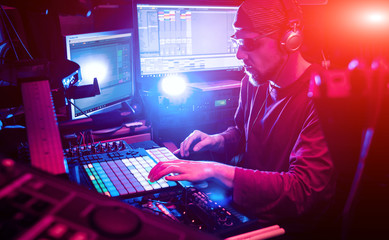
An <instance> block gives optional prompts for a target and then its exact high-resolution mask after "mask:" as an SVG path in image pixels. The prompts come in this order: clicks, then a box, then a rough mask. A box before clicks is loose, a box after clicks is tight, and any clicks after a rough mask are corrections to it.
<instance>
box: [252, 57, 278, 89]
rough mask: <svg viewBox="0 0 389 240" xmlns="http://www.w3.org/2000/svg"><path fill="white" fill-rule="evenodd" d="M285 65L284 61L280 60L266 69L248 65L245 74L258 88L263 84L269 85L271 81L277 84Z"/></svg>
mask: <svg viewBox="0 0 389 240" xmlns="http://www.w3.org/2000/svg"><path fill="white" fill-rule="evenodd" d="M284 64H285V62H283V60H282V59H278V60H277V61H275V62H273V63H272V64H271V65H270V66H268V68H266V69H257V68H255V67H254V66H251V65H246V66H245V73H246V74H247V76H248V77H249V81H250V83H251V84H252V85H253V86H256V87H257V86H260V85H263V84H268V83H269V81H273V82H275V83H277V82H278V79H277V78H278V75H279V73H280V71H281V70H282V69H283V66H284Z"/></svg>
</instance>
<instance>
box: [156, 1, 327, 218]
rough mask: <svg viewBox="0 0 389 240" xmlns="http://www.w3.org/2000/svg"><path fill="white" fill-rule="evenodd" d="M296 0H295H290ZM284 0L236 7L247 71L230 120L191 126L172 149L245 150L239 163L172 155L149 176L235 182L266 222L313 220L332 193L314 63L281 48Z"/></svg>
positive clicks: (239, 199)
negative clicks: (313, 88)
mask: <svg viewBox="0 0 389 240" xmlns="http://www.w3.org/2000/svg"><path fill="white" fill-rule="evenodd" d="M292 3H293V4H294V2H292ZM288 22H289V21H288V18H287V15H286V12H285V10H284V4H283V3H282V0H274V1H268V0H246V1H245V2H244V3H242V5H241V6H240V7H239V10H238V12H237V15H236V19H235V23H234V28H235V34H234V35H233V38H234V39H235V41H236V42H237V44H238V45H239V47H238V50H237V53H236V56H237V58H238V59H240V60H242V62H243V64H244V67H245V72H246V76H245V77H244V79H243V80H242V84H241V90H240V100H239V107H238V109H237V111H236V114H235V123H236V125H235V126H234V127H230V128H228V129H227V130H226V131H225V132H223V133H220V134H216V135H207V134H205V133H203V132H200V131H194V132H193V133H192V134H191V135H190V136H188V137H187V138H186V139H185V140H184V141H183V142H182V143H181V146H180V149H178V151H176V153H179V154H180V155H181V157H183V158H185V157H188V156H189V154H190V153H191V152H192V151H193V152H197V151H204V150H210V151H214V152H226V153H228V154H229V156H234V155H238V154H240V153H243V154H242V157H241V158H239V161H238V162H237V166H232V165H227V164H225V163H218V162H211V161H187V160H176V161H168V162H164V163H159V164H157V165H156V166H155V167H154V168H153V169H152V170H151V172H150V175H149V178H150V180H151V181H156V180H158V179H159V178H161V177H163V176H165V175H167V174H170V173H175V175H169V176H166V177H165V178H166V179H167V180H189V181H198V180H204V179H208V178H216V179H218V180H220V181H221V182H222V183H224V184H225V185H226V186H227V187H229V188H232V193H233V200H234V202H235V203H236V204H238V205H239V206H241V207H242V208H243V209H249V210H250V211H251V213H255V214H256V216H258V218H259V220H260V221H261V222H262V223H263V224H282V223H293V222H296V223H297V222H298V223H303V224H305V223H308V222H310V223H312V222H313V220H315V218H316V217H319V216H320V215H321V214H322V213H323V211H324V210H325V209H326V208H327V205H328V203H329V202H330V199H331V198H332V196H333V193H334V170H333V163H332V160H331V158H330V156H329V152H328V148H327V144H326V142H325V139H324V136H323V132H322V130H321V127H320V123H319V119H318V116H317V113H316V110H315V107H314V105H313V102H312V100H311V99H310V98H309V97H308V96H307V93H308V85H309V79H310V74H311V72H312V71H313V70H314V69H316V68H318V66H315V65H311V64H310V63H308V62H307V61H305V60H304V58H303V57H302V55H301V53H300V51H299V50H296V49H286V48H285V46H284V45H285V43H282V40H281V39H282V38H283V37H284V36H283V35H284V34H285V32H287V30H288Z"/></svg>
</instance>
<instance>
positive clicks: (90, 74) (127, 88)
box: [66, 29, 135, 119]
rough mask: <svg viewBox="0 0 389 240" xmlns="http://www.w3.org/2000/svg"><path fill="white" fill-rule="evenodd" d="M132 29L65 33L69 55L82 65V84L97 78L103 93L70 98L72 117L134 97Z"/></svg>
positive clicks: (83, 115)
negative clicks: (67, 34)
mask: <svg viewBox="0 0 389 240" xmlns="http://www.w3.org/2000/svg"><path fill="white" fill-rule="evenodd" d="M132 38H133V37H132V30H131V29H123V30H116V31H105V32H93V33H85V34H75V35H69V36H66V50H67V58H68V59H69V60H72V61H74V62H76V63H78V64H79V65H80V72H81V78H82V80H81V83H80V86H82V85H88V84H92V83H93V79H94V78H97V80H98V83H99V86H100V91H101V94H100V95H96V96H94V97H87V98H80V99H74V100H71V101H72V103H73V105H72V108H71V109H72V111H71V117H72V119H75V118H80V117H86V115H91V114H94V113H97V112H103V111H109V110H112V109H114V108H119V107H120V104H121V103H122V102H124V101H129V100H130V99H131V98H133V96H134V92H135V91H134V76H133V39H132Z"/></svg>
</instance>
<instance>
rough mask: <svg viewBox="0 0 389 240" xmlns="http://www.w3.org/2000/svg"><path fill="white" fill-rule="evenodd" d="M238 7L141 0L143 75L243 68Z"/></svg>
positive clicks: (140, 24) (140, 41) (139, 31)
mask: <svg viewBox="0 0 389 240" xmlns="http://www.w3.org/2000/svg"><path fill="white" fill-rule="evenodd" d="M236 10H237V7H233V6H228V7H221V6H173V5H171V6H170V5H169V6H168V5H147V4H137V18H138V34H139V50H140V72H141V76H150V75H154V74H168V73H177V72H191V71H207V70H225V69H235V70H236V69H239V68H240V66H241V65H240V62H239V61H238V60H237V59H236V57H235V51H234V48H233V43H232V41H231V40H230V36H231V35H232V34H233V32H234V30H233V27H232V24H233V21H234V17H235V13H236Z"/></svg>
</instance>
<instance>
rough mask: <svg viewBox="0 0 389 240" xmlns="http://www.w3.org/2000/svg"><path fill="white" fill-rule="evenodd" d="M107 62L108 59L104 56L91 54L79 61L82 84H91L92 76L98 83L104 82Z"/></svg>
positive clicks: (106, 73)
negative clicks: (91, 55)
mask: <svg viewBox="0 0 389 240" xmlns="http://www.w3.org/2000/svg"><path fill="white" fill-rule="evenodd" d="M108 64H109V63H108V61H107V60H105V56H101V57H97V56H93V57H87V58H85V59H82V62H81V63H80V66H81V75H82V84H83V85H84V84H92V83H93V79H94V78H97V80H98V81H99V83H100V84H103V83H104V82H106V81H107V75H108Z"/></svg>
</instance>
